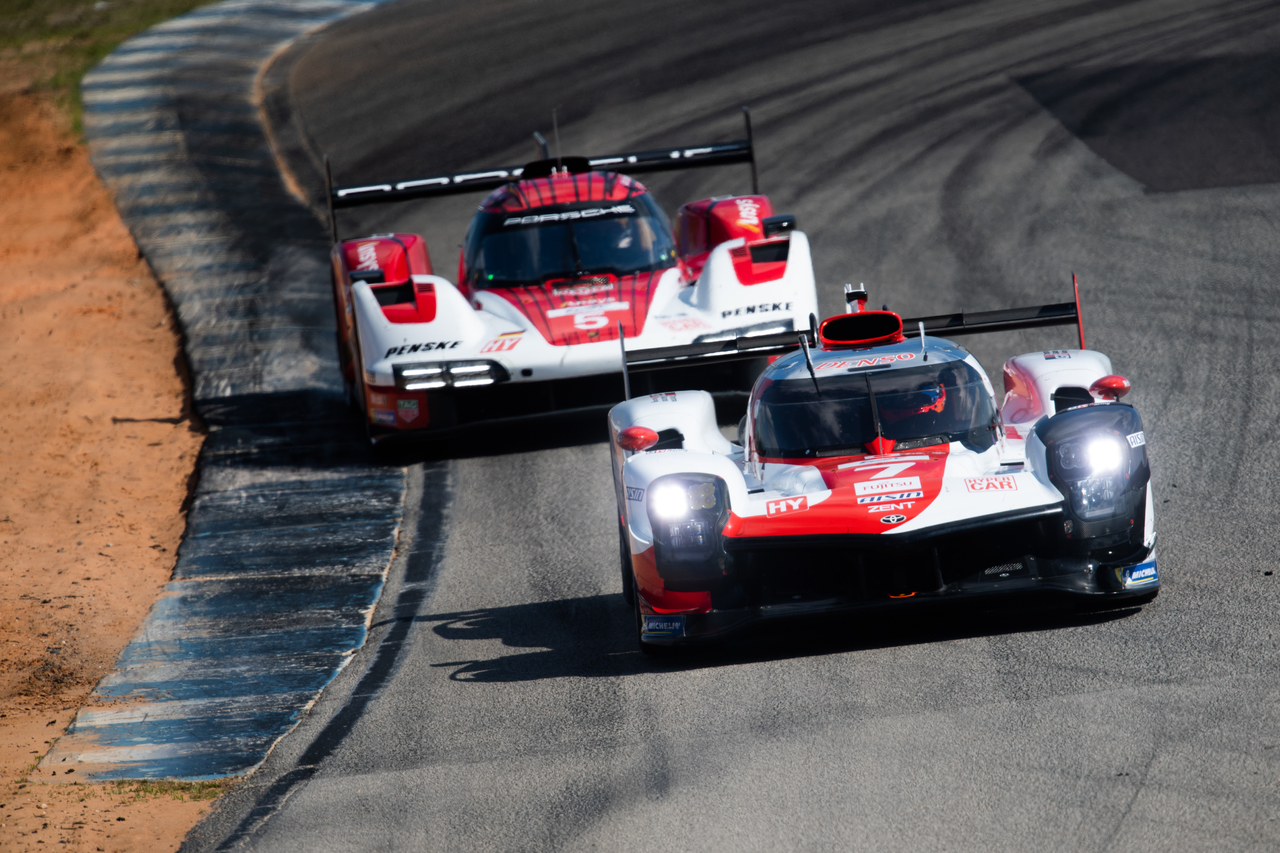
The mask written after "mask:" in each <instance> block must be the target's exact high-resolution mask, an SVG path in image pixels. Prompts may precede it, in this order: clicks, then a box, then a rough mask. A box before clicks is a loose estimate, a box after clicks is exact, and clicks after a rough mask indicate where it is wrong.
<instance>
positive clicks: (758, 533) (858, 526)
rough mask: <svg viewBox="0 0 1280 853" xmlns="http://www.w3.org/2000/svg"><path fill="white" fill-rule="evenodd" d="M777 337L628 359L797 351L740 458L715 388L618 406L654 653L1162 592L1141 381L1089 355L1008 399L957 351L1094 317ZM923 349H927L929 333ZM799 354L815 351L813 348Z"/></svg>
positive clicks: (617, 432)
mask: <svg viewBox="0 0 1280 853" xmlns="http://www.w3.org/2000/svg"><path fill="white" fill-rule="evenodd" d="M865 299H866V294H865V291H853V292H851V293H850V294H849V301H850V302H851V307H852V309H853V310H851V311H850V313H847V314H843V315H839V316H835V317H831V318H828V319H827V320H825V321H824V322H823V323H822V324H821V326H817V323H816V321H811V323H810V326H811V329H810V331H808V332H806V333H801V334H799V335H798V336H797V335H795V334H791V335H772V336H769V337H768V338H757V339H740V340H737V341H734V342H724V343H721V344H718V345H703V346H700V347H686V348H683V349H669V350H665V351H656V352H643V351H633V352H630V353H628V363H629V365H631V367H632V369H633V370H634V369H653V368H660V367H666V366H668V365H670V364H672V363H678V362H688V361H698V360H724V359H731V358H737V357H742V356H744V355H750V356H759V355H761V354H766V353H774V354H776V353H777V352H780V351H782V350H784V349H786V348H788V347H790V352H789V353H788V354H787V355H785V356H784V357H782V358H779V359H778V360H776V361H775V362H774V363H773V364H772V365H770V366H769V367H768V369H767V370H766V371H765V372H764V373H763V375H761V377H760V378H759V379H758V380H757V381H756V383H755V386H754V388H753V389H752V392H751V396H750V400H749V403H748V409H747V414H746V416H745V417H744V418H743V421H742V424H741V425H740V427H739V435H740V441H741V444H735V443H730V442H729V441H728V440H727V439H725V438H724V437H723V436H722V435H721V433H720V431H719V429H718V427H717V425H716V419H715V414H714V411H713V408H712V403H711V398H710V397H709V395H707V394H706V393H705V392H703V391H678V392H674V393H663V394H652V395H648V394H646V395H640V396H637V397H635V398H633V399H629V400H627V401H626V402H623V403H621V404H619V405H617V406H615V407H613V409H612V410H611V411H610V412H609V427H610V431H611V435H612V439H613V443H612V451H613V452H612V459H613V473H614V481H615V485H616V489H617V502H618V519H619V528H620V530H619V533H620V551H621V563H622V575H623V590H624V595H625V596H626V597H627V599H628V602H629V603H630V604H632V605H633V607H634V610H635V618H636V626H637V633H638V638H639V642H640V647H641V648H642V649H644V650H646V651H650V652H652V651H656V650H660V649H662V648H663V647H665V646H671V645H676V644H686V643H693V642H697V641H703V640H709V639H713V638H717V637H720V636H722V635H724V634H725V633H726V632H729V631H731V630H733V629H736V628H739V627H741V626H743V625H745V624H747V623H750V622H753V621H756V620H761V619H767V618H770V617H780V616H793V615H796V614H801V613H814V612H823V611H835V610H845V609H866V608H904V607H905V608H910V607H914V606H919V605H922V604H925V603H927V602H943V601H958V600H966V599H977V598H984V597H998V596H1004V595H1006V594H1010V593H1025V592H1029V591H1053V592H1056V593H1060V594H1065V595H1068V596H1074V597H1076V598H1077V599H1082V600H1085V601H1092V602H1099V601H1101V602H1116V601H1127V602H1131V603H1140V602H1143V601H1146V600H1149V599H1151V598H1153V597H1154V596H1155V595H1156V593H1157V591H1158V589H1159V586H1160V580H1159V575H1158V573H1157V570H1156V548H1155V545H1156V532H1155V520H1154V515H1153V500H1152V495H1151V488H1150V483H1149V480H1150V468H1149V466H1148V462H1147V451H1146V439H1145V435H1144V432H1143V427H1142V420H1141V418H1140V417H1139V416H1138V412H1137V411H1136V410H1135V409H1134V408H1133V407H1132V406H1130V405H1128V404H1126V403H1122V402H1120V401H1119V398H1120V397H1121V396H1123V395H1124V394H1125V393H1126V392H1127V391H1128V390H1129V387H1130V386H1129V382H1128V381H1127V380H1126V379H1124V378H1123V377H1121V376H1117V375H1114V374H1113V373H1112V367H1111V362H1110V360H1109V359H1108V358H1107V357H1106V356H1105V355H1103V354H1102V353H1099V352H1094V351H1091V350H1087V349H1085V348H1084V334H1083V330H1081V332H1080V346H1081V348H1080V349H1073V350H1053V351H1048V352H1033V353H1028V354H1025V355H1018V356H1015V357H1013V358H1011V359H1009V360H1008V361H1007V362H1006V363H1005V365H1004V386H1005V396H1004V401H1003V404H1002V405H998V404H997V401H996V397H995V393H994V390H993V389H992V386H991V382H990V380H989V379H988V378H987V375H986V374H985V373H984V372H983V369H982V367H981V366H980V365H979V363H978V361H977V359H975V358H974V357H973V356H972V355H971V354H970V353H969V352H968V351H967V350H965V349H964V348H963V347H961V346H959V345H957V344H955V343H953V342H951V341H950V340H945V339H943V338H941V337H936V336H934V335H936V334H939V333H941V334H946V335H948V336H955V335H962V334H972V333H977V332H989V331H998V330H1002V329H1018V328H1029V327H1035V326H1046V325H1055V324H1065V323H1073V322H1074V323H1077V324H1078V323H1079V296H1078V292H1077V297H1076V302H1075V303H1062V304H1058V305H1048V306H1043V307H1039V308H1032V309H1013V310H1008V311H994V312H986V313H983V314H968V315H965V314H955V315H943V316H938V317H928V318H922V319H919V320H909V321H907V323H906V325H905V326H904V323H903V320H902V319H901V318H900V317H899V316H898V315H897V314H895V313H893V312H890V311H867V310H864V309H863V303H864V302H865ZM908 335H911V336H912V337H911V338H909V337H908ZM797 344H798V348H797Z"/></svg>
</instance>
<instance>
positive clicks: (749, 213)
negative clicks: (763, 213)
mask: <svg viewBox="0 0 1280 853" xmlns="http://www.w3.org/2000/svg"><path fill="white" fill-rule="evenodd" d="M733 203H734V204H736V205H737V206H738V224H739V225H759V224H760V203H759V202H757V201H756V200H755V199H753V198H735V199H734V200H733Z"/></svg>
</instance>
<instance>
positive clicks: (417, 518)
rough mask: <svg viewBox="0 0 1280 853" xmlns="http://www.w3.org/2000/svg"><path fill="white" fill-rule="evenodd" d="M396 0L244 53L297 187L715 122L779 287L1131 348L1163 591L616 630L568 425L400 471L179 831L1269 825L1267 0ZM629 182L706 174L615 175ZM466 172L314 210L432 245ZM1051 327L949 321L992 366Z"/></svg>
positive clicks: (584, 845)
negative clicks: (223, 791)
mask: <svg viewBox="0 0 1280 853" xmlns="http://www.w3.org/2000/svg"><path fill="white" fill-rule="evenodd" d="M884 5H885V4H873V3H844V4H840V3H831V2H792V3H786V4H777V3H765V2H741V3H734V4H723V3H715V4H712V3H703V4H688V3H676V2H647V3H631V4H615V3H604V2H591V3H588V2H565V3H556V4H549V3H515V2H505V3H504V2H486V1H485V0H478V2H472V3H467V4H455V3H443V2H428V0H402V2H400V3H397V4H393V5H390V6H387V7H383V8H381V9H378V10H375V11H372V12H369V13H367V14H364V15H361V16H359V17H357V18H353V19H351V20H349V21H347V22H345V23H343V24H340V25H338V26H335V27H334V28H332V29H330V30H328V31H327V32H326V33H324V35H323V37H322V38H318V39H314V40H312V41H310V42H308V43H306V44H303V45H300V46H299V47H298V48H296V49H295V50H294V51H292V52H291V53H290V54H288V55H286V56H285V57H284V58H283V59H282V60H281V62H279V63H277V66H276V67H275V69H274V70H273V72H272V74H270V75H268V81H269V82H270V81H274V83H272V85H271V86H269V87H268V88H269V90H270V91H269V92H268V98H267V107H268V113H269V114H270V115H271V116H272V118H273V121H274V122H275V123H276V130H277V135H278V146H279V150H281V151H282V152H284V154H285V156H286V157H287V159H288V160H289V162H290V166H291V168H292V169H293V171H294V172H295V175H296V177H297V179H298V181H299V182H300V183H301V184H302V185H303V186H304V187H306V188H308V189H310V190H311V191H313V192H314V191H315V188H316V187H317V186H318V185H319V184H318V177H317V176H318V175H319V172H318V171H317V170H316V168H315V167H314V163H315V162H316V158H317V157H318V156H319V154H320V153H324V154H328V155H329V156H330V157H331V159H332V162H333V163H334V166H335V171H336V173H337V176H338V180H339V183H349V184H350V183H361V182H365V181H372V180H382V179H388V178H392V179H402V178H411V177H417V176H420V175H426V174H433V173H438V172H443V171H447V170H449V169H452V168H470V167H482V166H486V165H496V164H504V163H508V162H519V161H520V160H521V159H524V158H529V157H532V155H533V147H532V144H531V143H528V142H526V140H527V139H528V134H529V132H530V131H532V130H533V129H535V128H537V129H540V130H542V131H543V132H544V133H546V132H547V131H548V130H550V129H551V121H550V114H551V111H552V108H554V107H559V119H560V122H559V125H560V126H559V130H560V138H561V144H562V145H563V148H564V152H565V153H566V154H568V153H588V154H590V153H597V152H607V151H612V150H616V149H625V148H648V147H653V146H655V145H661V144H667V143H673V142H674V143H697V142H702V141H704V140H707V139H713V140H715V139H731V138H736V137H737V136H738V135H739V133H738V124H737V122H738V118H737V115H736V113H735V110H736V107H737V105H738V104H740V103H744V102H746V103H750V104H751V105H752V107H753V110H754V114H755V116H756V131H757V140H758V145H759V151H760V160H761V185H762V188H763V189H764V190H765V191H766V192H768V193H769V194H770V195H771V196H772V197H773V199H774V200H775V203H776V205H777V207H778V208H779V209H780V210H784V211H790V212H794V213H796V214H798V216H799V219H800V223H801V228H803V229H804V230H806V231H807V232H808V233H809V235H810V239H811V240H812V242H813V251H814V258H815V262H816V264H817V271H818V276H819V282H820V285H819V287H820V298H821V300H822V304H823V307H824V308H825V309H826V310H827V311H828V312H834V311H835V310H836V309H837V307H838V305H839V301H840V300H839V292H840V284H842V283H843V282H844V281H854V282H857V281H863V282H866V283H867V285H868V287H869V288H870V290H871V293H872V300H873V302H874V303H876V304H879V303H880V302H886V303H888V304H889V306H890V307H891V308H894V309H895V310H899V311H901V312H902V313H904V314H908V315H910V314H914V313H926V312H934V311H942V310H955V309H959V308H962V307H963V308H965V309H972V310H979V309H987V308H999V307H1011V306H1015V305H1024V304H1036V303H1041V302H1054V301H1060V300H1062V299H1064V298H1066V294H1067V293H1068V292H1069V291H1068V288H1069V282H1070V273H1071V272H1072V271H1075V272H1077V273H1078V274H1079V275H1080V281H1081V287H1082V294H1083V299H1084V316H1085V322H1086V333H1087V335H1088V341H1089V344H1090V345H1091V347H1093V348H1096V349H1099V350H1101V351H1103V352H1106V353H1108V354H1109V355H1110V356H1111V357H1112V359H1113V362H1114V364H1115V367H1116V370H1117V371H1118V372H1120V373H1123V374H1125V375H1126V376H1128V377H1130V378H1131V379H1132V380H1133V383H1134V392H1133V394H1132V397H1131V399H1132V400H1133V402H1134V403H1135V404H1136V405H1137V406H1138V408H1139V410H1140V411H1141V412H1142V414H1143V417H1144V419H1145V426H1146V434H1147V437H1148V442H1149V449H1150V454H1151V459H1152V463H1153V471H1154V474H1153V477H1154V480H1153V482H1154V488H1155V490H1156V492H1155V494H1156V506H1157V526H1158V529H1159V536H1160V539H1159V542H1160V546H1159V547H1160V558H1161V559H1160V568H1161V576H1162V578H1163V581H1164V589H1163V592H1162V593H1161V595H1160V597H1159V598H1158V599H1157V600H1156V601H1155V602H1154V603H1153V604H1151V605H1149V606H1147V607H1144V608H1142V609H1141V610H1128V611H1120V612H1115V613H1110V614H1103V615H1097V616H1091V617H1082V616H1072V615H1070V614H1064V613H1055V612H1037V611H1033V612H1013V613H1011V612H1005V613H969V614H956V615H954V616H951V617H949V618H940V619H930V620H928V621H923V620H913V619H898V620H891V621H879V622H867V621H864V620H858V619H845V620H841V621H839V622H835V623H823V624H810V623H805V624H801V625H799V626H795V627H793V628H790V629H777V630H771V631H768V632H760V633H758V634H755V635H752V636H751V637H749V638H747V639H745V640H743V641H741V642H739V643H736V644H734V645H732V646H730V647H728V648H726V649H724V650H721V651H718V652H711V653H706V654H701V655H698V656H691V657H688V658H685V659H682V660H678V661H675V662H671V663H662V664H653V663H651V662H649V661H647V660H644V659H642V657H641V655H640V654H639V653H638V652H637V651H635V649H634V644H633V640H632V634H631V631H632V626H631V621H630V617H629V614H628V611H627V609H626V607H625V606H624V604H623V602H622V598H621V595H620V594H619V592H620V581H619V577H618V571H617V566H616V539H615V535H616V534H615V526H614V523H613V521H612V514H613V510H614V508H613V500H612V492H611V486H610V475H609V470H608V464H607V455H606V448H605V446H604V445H603V444H602V443H601V436H602V433H603V427H602V424H601V423H600V422H599V420H590V421H572V420H570V421H568V422H561V423H557V424H554V425H552V426H546V425H542V426H538V425H531V426H529V427H528V428H526V429H514V430H513V429H508V430H502V431H489V432H486V433H481V434H478V435H477V436H475V437H473V438H472V439H470V440H468V441H466V442H454V443H452V444H449V445H445V446H443V447H441V448H438V449H437V450H435V451H432V452H431V458H430V459H428V460H427V461H425V462H416V463H415V464H414V466H413V467H411V468H410V483H411V489H410V500H409V503H408V506H407V508H406V516H405V522H406V529H407V530H408V531H410V532H409V533H408V534H406V538H405V539H404V540H403V541H402V549H401V555H400V557H399V558H398V560H397V563H396V565H395V566H393V569H392V577H391V579H390V580H389V582H388V589H387V592H386V593H384V596H383V602H382V604H381V605H380V608H379V612H378V615H377V616H375V621H374V628H373V630H372V631H371V635H370V636H371V642H370V644H369V645H368V646H367V647H366V649H365V650H364V651H362V652H361V653H360V655H358V656H357V658H356V660H355V661H354V662H353V664H352V665H351V666H349V667H348V668H347V670H346V671H345V672H344V673H343V674H342V676H340V677H339V679H338V681H337V682H335V684H334V686H333V687H332V688H331V689H330V690H329V691H327V693H326V695H325V697H324V699H322V701H321V703H320V704H319V705H318V706H317V708H316V709H315V712H314V713H313V715H312V717H311V718H310V719H309V720H308V721H307V722H305V723H304V724H303V725H302V726H300V727H299V729H298V730H297V731H296V732H295V733H294V734H293V735H291V736H290V737H289V738H287V739H286V740H285V741H284V742H283V743H282V744H281V746H280V747H279V748H278V749H277V751H276V752H275V753H274V754H273V756H272V758H271V759H269V760H268V762H267V764H266V765H265V766H264V768H263V770H262V771H260V772H259V774H257V775H255V776H254V777H253V778H252V779H251V780H250V781H249V782H248V783H247V784H245V785H243V786H242V787H241V788H240V789H239V790H238V791H237V792H236V793H234V794H233V795H232V796H231V797H229V798H228V799H227V800H226V801H225V802H224V804H223V805H222V807H221V808H220V809H219V810H218V811H217V812H215V813H214V814H213V815H212V816H211V817H210V818H209V819H208V820H207V821H206V822H205V823H204V824H202V825H201V826H200V827H198V828H197V830H196V832H195V833H194V834H193V835H192V836H191V838H190V839H189V841H188V849H192V850H195V849H212V848H214V847H217V846H219V845H223V846H225V847H237V848H242V849H251V850H271V851H289V850H300V851H301V850H308V851H309V850H317V849H323V850H389V849H406V850H407V849H413V850H419V849H449V850H471V849H475V850H495V849H609V850H613V849H636V848H643V849H646V850H689V849H709V850H718V849H730V848H733V849H797V848H804V849H851V850H852V849H859V850H861V849H865V850H881V851H882V850H984V851H986V850H1024V849H1028V848H1034V849H1040V850H1064V851H1080V850H1208V849H1213V850H1274V849H1276V848H1277V846H1280V826H1278V825H1277V821H1276V817H1277V815H1280V705H1278V703H1277V700H1280V686H1277V685H1278V684H1280V680H1278V679H1277V675H1278V674H1280V666H1278V664H1280V654H1278V653H1277V648H1276V637H1277V627H1276V624H1275V613H1276V612H1277V610H1278V607H1277V605H1280V574H1272V572H1273V570H1277V566H1276V560H1275V557H1274V554H1275V550H1276V549H1275V544H1276V538H1277V536H1276V533H1275V531H1276V528H1277V522H1278V521H1280V511H1278V510H1277V507H1276V502H1275V500H1274V499H1273V494H1274V483H1275V481H1276V480H1277V476H1278V474H1280V464H1278V463H1277V461H1276V456H1275V446H1276V422H1277V416H1278V415H1280V372H1278V371H1277V369H1276V368H1277V361H1278V360H1280V359H1278V352H1280V351H1278V349H1277V346H1276V341H1277V340H1278V338H1277V322H1278V321H1280V308H1278V304H1277V299H1276V297H1275V295H1274V287H1275V284H1274V282H1275V280H1276V278H1277V273H1278V272H1280V256H1278V253H1277V249H1276V245H1277V240H1276V237H1277V223H1278V222H1280V219H1278V216H1280V214H1278V213H1277V212H1278V211H1280V206H1278V205H1277V202H1280V186H1278V185H1277V183H1276V181H1277V180H1280V152H1278V151H1277V146H1276V143H1275V139H1277V138H1280V136H1278V135H1277V133H1276V130H1277V128H1276V122H1277V119H1278V118H1280V113H1277V112H1276V110H1275V107H1274V105H1275V103H1276V102H1277V96H1278V95H1280V73H1278V72H1280V61H1277V60H1276V59H1275V46H1276V44H1277V37H1278V36H1280V8H1276V7H1275V6H1274V4H1269V3H1245V2H1239V3H1220V4H1213V5H1210V4H1207V3H1189V2H1170V0H1160V2H1135V3H1119V2H1082V3H1074V4H1071V3H1046V2H1040V3H1031V2H1021V1H1020V0H1016V1H1015V2H982V3H970V4H963V3H951V4H947V3H923V2H922V3H912V4H893V6H892V10H891V11H882V7H883V6H884ZM646 183H647V184H649V185H650V186H651V187H652V188H654V190H655V191H656V192H657V193H658V195H659V198H660V199H661V200H662V201H663V202H664V204H666V205H667V207H668V209H669V210H672V211H673V210H674V208H675V207H676V206H677V205H678V204H679V203H680V202H681V201H683V200H685V199H692V198H697V197H700V196H701V195H703V194H711V193H713V192H726V191H735V190H742V189H744V188H745V184H746V172H745V169H741V168H739V169H738V170H737V171H735V170H734V169H733V168H729V169H725V170H720V171H717V172H707V173H703V174H697V175H693V174H686V175H673V176H651V177H650V179H649V180H647V181H646ZM474 203H475V200H474V199H459V200H453V201H447V202H433V203H429V204H422V205H419V206H413V207H409V206H406V207H404V208H402V209H392V210H370V209H362V210H361V211H359V212H354V213H348V214H345V215H344V219H343V223H344V224H343V228H344V231H345V232H346V233H347V234H349V235H353V234H356V233H359V232H368V231H374V230H384V229H385V228H387V227H389V226H390V225H392V224H395V225H396V226H397V227H399V228H402V229H405V230H420V231H423V232H424V233H425V234H426V236H427V238H428V243H429V245H430V246H431V248H432V250H433V251H434V252H435V253H436V261H437V265H438V268H439V269H441V270H443V271H444V272H445V274H446V275H450V274H451V273H452V269H453V263H454V258H455V255H454V252H456V248H454V247H455V246H456V244H457V242H458V241H459V239H460V236H461V234H462V232H463V230H464V229H465V226H466V219H467V212H468V209H469V208H470V207H471V205H473V204H474ZM1072 335H1073V333H1072V332H1071V331H1069V330H1065V329H1063V330H1049V331H1042V332H1026V333H1019V334H1012V335H1004V336H987V337H984V338H975V339H969V340H967V341H966V344H967V345H970V347H971V348H972V349H973V351H974V352H975V353H977V354H978V356H979V357H980V358H981V359H982V360H983V363H984V364H985V365H986V366H987V368H988V371H989V372H992V373H993V376H996V377H997V379H996V381H997V384H998V382H999V380H998V370H999V365H1000V363H1001V361H1002V360H1003V359H1004V358H1005V357H1008V356H1010V355H1013V354H1016V353H1019V352H1025V351H1031V350H1039V349H1049V348H1058V347H1066V346H1071V345H1072Z"/></svg>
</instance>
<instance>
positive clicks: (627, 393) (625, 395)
mask: <svg viewBox="0 0 1280 853" xmlns="http://www.w3.org/2000/svg"><path fill="white" fill-rule="evenodd" d="M618 346H619V347H620V348H621V349H622V399H623V400H630V399H631V377H630V376H629V375H628V374H627V336H626V335H625V334H624V333H623V331H622V321H621V320H619V321H618Z"/></svg>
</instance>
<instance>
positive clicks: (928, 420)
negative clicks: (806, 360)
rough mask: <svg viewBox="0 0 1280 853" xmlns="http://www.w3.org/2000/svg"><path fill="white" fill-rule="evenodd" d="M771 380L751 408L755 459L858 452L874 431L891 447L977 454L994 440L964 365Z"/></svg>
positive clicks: (990, 410)
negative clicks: (956, 446)
mask: <svg viewBox="0 0 1280 853" xmlns="http://www.w3.org/2000/svg"><path fill="white" fill-rule="evenodd" d="M818 388H820V389H821V392H822V393H821V396H819V395H818V391H817V390H816V389H815V388H814V383H813V380H812V379H810V378H809V377H805V378H803V379H784V380H781V381H778V382H772V383H770V384H769V386H768V387H767V388H765V389H764V391H763V393H761V395H760V406H759V408H758V409H757V410H756V418H755V430H756V448H757V450H758V451H759V453H760V455H761V456H766V457H773V458H784V459H795V458H802V457H806V456H845V455H853V454H855V453H863V452H865V450H864V448H865V445H867V444H868V443H869V442H871V441H873V440H875V438H876V436H877V426H876V425H877V421H878V422H879V430H878V432H879V434H880V435H882V436H883V437H884V438H887V439H892V440H893V441H894V442H895V445H894V449H895V450H911V449H914V448H918V447H929V446H932V445H935V444H946V443H948V442H952V441H959V442H963V443H964V445H965V446H966V447H968V448H970V449H972V450H976V451H982V450H985V449H987V448H988V447H990V446H991V445H992V443H993V442H994V440H995V437H994V435H993V430H992V424H994V423H995V422H996V409H995V403H994V402H993V401H992V399H991V395H990V394H988V393H987V389H986V386H985V385H984V384H983V382H982V377H981V376H980V375H979V374H978V371H976V370H974V369H973V367H971V366H970V365H968V364H966V363H965V362H963V361H953V362H948V363H945V364H938V365H921V366H919V367H907V368H895V369H892V370H882V371H862V372H859V373H845V374H842V375H839V376H829V377H819V378H818Z"/></svg>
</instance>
